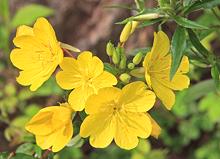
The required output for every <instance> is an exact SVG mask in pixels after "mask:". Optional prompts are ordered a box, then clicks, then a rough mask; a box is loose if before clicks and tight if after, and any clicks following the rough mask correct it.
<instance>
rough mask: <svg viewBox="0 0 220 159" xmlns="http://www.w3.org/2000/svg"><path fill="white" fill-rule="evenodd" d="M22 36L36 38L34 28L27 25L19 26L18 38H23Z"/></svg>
mask: <svg viewBox="0 0 220 159" xmlns="http://www.w3.org/2000/svg"><path fill="white" fill-rule="evenodd" d="M22 35H31V36H34V32H33V28H31V27H29V26H26V25H21V26H19V27H18V29H17V32H16V37H18V36H22Z"/></svg>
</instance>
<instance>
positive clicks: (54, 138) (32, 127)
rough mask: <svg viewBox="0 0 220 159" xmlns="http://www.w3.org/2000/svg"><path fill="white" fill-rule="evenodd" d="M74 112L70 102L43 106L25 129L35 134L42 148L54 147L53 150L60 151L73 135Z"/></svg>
mask: <svg viewBox="0 0 220 159" xmlns="http://www.w3.org/2000/svg"><path fill="white" fill-rule="evenodd" d="M72 113H73V110H72V109H71V108H70V106H69V105H68V104H64V105H63V106H62V105H61V106H49V107H46V108H43V109H41V110H40V111H39V112H38V113H37V114H36V115H35V116H34V117H33V118H32V119H31V120H30V121H29V122H28V123H27V124H26V126H25V129H26V130H27V131H29V132H31V133H32V134H34V135H35V137H36V143H37V145H38V146H40V147H41V148H42V149H48V148H50V147H52V151H53V152H57V151H60V150H61V149H62V148H63V147H64V146H65V145H66V144H67V143H68V142H69V141H70V139H71V137H72V135H73V125H72Z"/></svg>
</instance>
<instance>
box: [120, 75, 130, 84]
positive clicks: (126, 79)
mask: <svg viewBox="0 0 220 159" xmlns="http://www.w3.org/2000/svg"><path fill="white" fill-rule="evenodd" d="M119 79H120V80H121V81H122V82H124V83H129V81H130V79H131V76H130V75H129V74H127V73H123V74H121V75H120V77H119Z"/></svg>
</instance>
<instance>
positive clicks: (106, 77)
mask: <svg viewBox="0 0 220 159" xmlns="http://www.w3.org/2000/svg"><path fill="white" fill-rule="evenodd" d="M92 84H93V85H94V87H95V88H97V89H100V88H104V87H111V86H113V85H116V84H117V78H116V77H115V76H114V75H113V74H111V73H109V72H107V71H104V72H102V73H101V74H100V75H99V76H98V77H96V78H95V79H93V82H92Z"/></svg>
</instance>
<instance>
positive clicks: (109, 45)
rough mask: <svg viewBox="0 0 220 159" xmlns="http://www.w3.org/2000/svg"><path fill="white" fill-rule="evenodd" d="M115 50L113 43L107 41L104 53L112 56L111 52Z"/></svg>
mask: <svg viewBox="0 0 220 159" xmlns="http://www.w3.org/2000/svg"><path fill="white" fill-rule="evenodd" d="M114 51H115V47H114V45H113V44H112V43H111V41H109V42H108V44H107V45H106V53H107V55H108V56H112V55H113V52H114Z"/></svg>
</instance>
